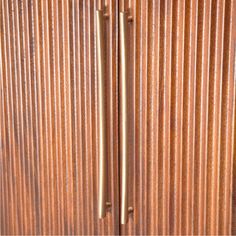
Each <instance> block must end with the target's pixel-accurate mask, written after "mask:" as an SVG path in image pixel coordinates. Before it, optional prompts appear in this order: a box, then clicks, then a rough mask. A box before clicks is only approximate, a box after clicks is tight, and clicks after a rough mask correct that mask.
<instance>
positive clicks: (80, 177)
mask: <svg viewBox="0 0 236 236" xmlns="http://www.w3.org/2000/svg"><path fill="white" fill-rule="evenodd" d="M76 9H77V12H78V15H77V24H78V32H77V37H78V39H79V40H78V43H77V44H76V45H77V48H78V50H77V52H78V53H77V56H76V58H77V68H78V73H77V78H78V84H77V86H76V89H77V91H78V94H77V99H78V103H77V104H78V113H77V115H78V123H77V125H78V134H80V135H79V136H78V144H77V145H78V147H79V155H78V157H77V159H78V160H77V161H78V170H79V172H78V173H79V175H78V184H77V185H78V189H79V191H78V193H79V206H80V212H81V214H80V212H78V216H79V222H80V225H81V228H80V231H79V233H80V234H85V227H84V219H83V217H81V216H82V215H84V216H85V209H84V191H82V189H83V182H84V175H83V158H82V156H83V127H82V121H83V118H82V76H83V64H82V59H81V58H82V53H83V51H82V50H81V49H82V45H83V43H81V42H83V38H82V36H81V34H82V26H81V24H82V21H81V17H82V10H83V9H82V7H81V4H80V2H77V8H76ZM96 147H97V146H96Z"/></svg>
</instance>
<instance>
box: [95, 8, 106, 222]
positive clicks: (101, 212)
mask: <svg viewBox="0 0 236 236" xmlns="http://www.w3.org/2000/svg"><path fill="white" fill-rule="evenodd" d="M96 20H97V21H96V26H97V68H98V135H99V136H98V140H99V141H98V142H99V176H98V217H99V218H103V217H105V215H106V190H107V188H106V186H107V174H106V171H107V170H106V168H107V166H106V129H105V95H104V79H105V65H104V64H105V58H104V49H105V45H104V26H103V24H104V13H103V11H102V10H97V11H96Z"/></svg>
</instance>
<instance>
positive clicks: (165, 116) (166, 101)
mask: <svg viewBox="0 0 236 236" xmlns="http://www.w3.org/2000/svg"><path fill="white" fill-rule="evenodd" d="M160 12H161V14H160V24H161V27H160V38H161V39H162V40H161V44H160V85H159V86H160V94H159V101H160V114H161V115H160V120H159V132H160V136H159V143H158V145H159V146H158V155H159V158H158V164H159V167H158V168H159V169H158V173H159V176H158V183H159V185H158V191H159V194H160V205H159V212H160V217H159V219H160V220H159V223H158V228H159V232H158V233H159V234H169V233H170V232H169V198H170V196H169V193H170V192H169V187H170V178H169V174H170V163H169V160H170V108H171V51H172V44H171V39H172V2H171V1H167V2H165V3H164V2H161V8H160Z"/></svg>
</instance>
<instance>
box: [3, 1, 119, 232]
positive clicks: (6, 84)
mask: <svg viewBox="0 0 236 236" xmlns="http://www.w3.org/2000/svg"><path fill="white" fill-rule="evenodd" d="M100 5H101V6H99V7H102V8H103V7H104V5H106V6H107V8H106V11H107V13H108V14H109V18H108V19H107V20H105V21H106V29H105V32H106V35H105V36H104V37H105V38H106V45H107V46H106V62H105V63H106V68H107V69H106V70H107V71H106V89H105V91H106V98H107V103H106V120H107V122H106V123H107V131H108V132H107V136H108V138H107V140H108V144H107V146H108V150H107V161H108V169H109V170H108V179H109V186H108V189H109V192H108V195H109V200H110V201H111V203H112V208H111V210H110V211H109V212H108V213H107V216H106V218H105V219H103V220H98V213H97V211H98V209H97V208H98V207H97V204H98V199H97V196H98V140H97V137H98V123H97V118H98V113H97V70H96V34H95V32H96V31H95V26H96V25H95V24H96V22H95V11H96V9H97V8H98V2H97V1H94V0H89V1H87V0H86V1H85V0H84V1H79V0H66V1H64V0H60V1H57V0H40V1H34V0H20V1H15V0H1V1H0V91H1V93H0V98H1V99H0V100H1V102H0V103H1V105H0V130H1V131H0V134H1V135H0V183H1V184H0V186H1V187H0V189H1V192H0V217H1V219H0V233H1V234H38V235H39V234H90V235H92V234H118V233H119V205H118V201H119V192H118V185H117V184H116V183H118V141H117V140H118V139H117V138H116V137H117V136H118V112H117V111H118V72H117V69H118V65H117V62H118V60H117V59H118V58H117V57H118V44H117V37H118V31H117V22H118V19H117V17H118V3H117V2H116V1H112V0H106V1H100Z"/></svg>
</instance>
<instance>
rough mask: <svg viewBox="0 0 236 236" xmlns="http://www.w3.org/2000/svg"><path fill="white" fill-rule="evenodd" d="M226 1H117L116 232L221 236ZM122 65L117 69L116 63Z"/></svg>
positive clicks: (230, 24)
mask: <svg viewBox="0 0 236 236" xmlns="http://www.w3.org/2000/svg"><path fill="white" fill-rule="evenodd" d="M235 5H236V2H235V1H234V0H225V1H217V0H212V1H211V0H207V1H205V0H198V1H195V0H190V1H182V0H179V1H178V0H176V1H171V0H170V1H169V0H166V1H156V0H150V1H141V0H131V1H120V6H119V7H120V9H119V11H124V10H125V11H128V13H129V15H130V16H131V17H132V18H133V21H132V22H131V23H129V25H128V27H127V32H128V33H127V35H128V36H127V38H128V40H127V41H128V42H127V44H128V45H129V46H128V53H127V54H128V55H129V58H130V60H129V61H128V66H127V67H128V80H127V87H128V88H127V90H128V91H129V95H128V98H127V99H128V123H129V124H128V125H127V127H128V183H129V184H128V207H130V206H131V207H133V208H134V212H133V213H131V214H130V215H129V220H128V223H127V224H125V225H122V227H121V232H122V234H134V235H136V234H193V233H194V234H229V233H231V214H232V213H231V212H232V207H231V204H232V170H233V168H232V164H233V163H232V162H233V142H234V140H233V136H234V125H233V121H234V104H235V80H234V78H233V73H234V65H235V64H234V63H235V26H236V14H235V12H236V11H235V9H236V6H235ZM121 66H122V65H121Z"/></svg>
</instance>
